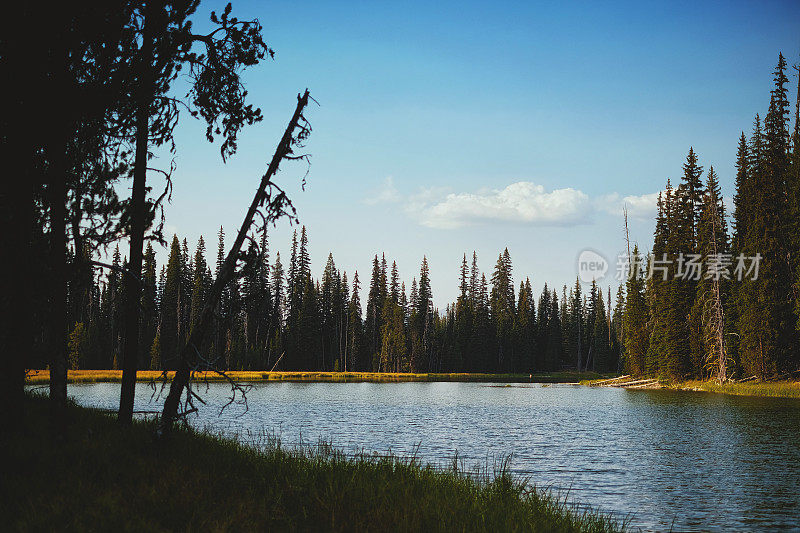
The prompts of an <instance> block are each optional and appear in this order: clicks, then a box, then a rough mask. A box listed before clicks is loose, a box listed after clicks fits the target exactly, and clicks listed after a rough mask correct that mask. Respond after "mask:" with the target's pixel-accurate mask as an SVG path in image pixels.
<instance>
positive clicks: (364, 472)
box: [0, 397, 621, 531]
mask: <svg viewBox="0 0 800 533" xmlns="http://www.w3.org/2000/svg"><path fill="white" fill-rule="evenodd" d="M47 413H48V404H47V401H46V400H44V399H42V398H38V397H35V398H29V399H28V400H27V405H26V419H25V427H24V428H23V430H22V431H21V432H19V433H15V434H14V435H10V434H6V435H4V436H3V437H0V446H2V454H3V457H4V458H5V459H7V460H8V461H9V464H11V465H13V467H12V468H10V469H4V470H5V471H4V472H3V475H4V479H3V483H2V484H0V487H1V488H0V512H2V516H3V519H4V524H5V527H6V528H8V529H9V530H15V531H16V530H35V531H41V530H54V529H58V530H64V529H67V530H80V531H83V530H101V531H106V530H126V531H128V530H134V531H135V530H138V531H163V530H212V531H217V530H309V529H314V530H316V529H325V530H348V531H352V530H355V531H366V530H387V529H388V530H426V531H427V530H440V531H441V530H447V531H467V530H469V531H487V530H488V531H509V530H518V531H614V530H619V529H620V528H621V526H620V524H619V523H617V522H616V521H613V520H610V519H608V518H607V517H604V516H602V515H600V514H598V513H584V512H578V511H577V510H576V509H575V508H574V507H570V506H567V505H565V504H564V503H563V502H560V501H559V500H557V499H554V498H552V497H550V496H548V495H547V494H544V493H541V492H538V491H534V490H532V489H530V488H528V486H527V485H525V484H523V483H522V482H520V481H519V480H516V479H514V478H513V477H512V476H511V475H509V474H508V473H507V472H503V471H501V472H500V473H499V474H497V475H496V476H494V477H492V478H491V479H490V478H489V477H488V476H487V477H486V478H485V479H483V480H480V479H477V480H476V479H474V478H468V477H466V476H464V475H463V474H461V473H458V472H457V471H455V470H448V471H441V470H437V469H435V468H432V467H427V466H422V465H420V464H419V463H418V462H416V461H411V460H399V459H396V458H394V459H393V458H386V457H378V456H361V457H356V458H352V457H346V456H344V455H343V454H341V453H339V452H337V451H335V450H333V449H331V448H330V447H326V446H318V447H316V448H314V449H313V450H305V451H297V450H288V449H285V448H281V447H280V445H279V444H278V445H273V446H267V447H265V448H264V449H263V450H261V451H257V450H255V449H253V448H248V447H245V446H242V445H240V444H238V443H237V442H235V441H232V440H226V439H221V438H217V437H212V436H209V435H206V434H198V433H195V432H191V431H188V430H179V431H176V432H175V433H174V434H173V435H171V436H170V437H169V439H167V440H166V441H156V440H155V439H154V436H153V435H154V433H153V427H152V425H151V423H146V422H137V423H134V425H133V426H132V427H127V428H126V427H121V426H119V425H118V424H117V423H116V422H115V421H114V420H113V419H111V418H110V417H108V416H106V415H104V414H102V413H100V412H97V411H93V410H89V409H84V408H79V407H76V406H70V408H69V413H68V414H69V420H70V425H69V429H68V432H67V434H66V436H65V437H64V439H63V440H62V441H61V442H59V443H58V444H57V445H55V446H53V445H52V444H51V441H50V437H49V435H48V424H47Z"/></svg>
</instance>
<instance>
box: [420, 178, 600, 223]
mask: <svg viewBox="0 0 800 533" xmlns="http://www.w3.org/2000/svg"><path fill="white" fill-rule="evenodd" d="M431 196H434V195H432V194H431V191H430V190H429V191H425V192H423V194H421V195H416V196H415V197H412V198H410V199H409V202H408V204H407V210H408V211H409V212H410V213H412V214H414V215H416V217H417V218H418V220H419V222H420V223H421V224H423V225H425V226H428V227H432V228H441V229H453V228H459V227H462V226H465V225H470V224H474V223H477V222H481V221H504V222H521V223H527V224H535V225H572V224H577V223H581V222H583V221H585V216H586V214H587V208H588V207H589V197H588V196H587V195H586V194H585V193H583V192H581V191H579V190H576V189H573V188H566V189H556V190H553V191H545V189H544V187H543V186H541V185H537V184H535V183H531V182H529V181H520V182H517V183H512V184H511V185H508V186H507V187H506V188H504V189H496V190H482V191H478V192H476V193H450V194H447V195H446V196H445V197H444V198H443V199H439V200H438V201H436V200H433V199H432V198H431Z"/></svg>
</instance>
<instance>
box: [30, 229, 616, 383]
mask: <svg viewBox="0 0 800 533" xmlns="http://www.w3.org/2000/svg"><path fill="white" fill-rule="evenodd" d="M308 238H309V237H308V232H307V230H306V228H305V226H303V227H302V228H301V229H300V231H299V234H298V232H297V231H295V232H294V233H293V237H292V241H291V248H290V250H291V253H290V257H289V258H288V262H287V264H286V265H284V261H285V259H284V260H282V259H281V256H280V254H279V253H278V254H276V255H275V257H274V259H272V258H271V256H270V252H269V242H268V240H267V234H266V233H262V234H261V239H260V241H259V242H255V241H253V242H251V244H250V247H249V249H248V250H247V252H246V254H245V259H244V260H243V265H244V266H243V268H242V269H241V271H240V273H239V276H238V278H237V279H234V280H232V281H230V282H229V283H228V284H227V285H226V287H225V289H224V291H223V294H222V297H221V298H220V301H219V303H218V305H217V308H216V310H215V318H214V323H213V326H212V332H211V334H210V335H209V336H208V338H207V341H206V343H205V345H204V346H201V347H199V351H200V352H201V357H202V359H201V360H202V361H205V362H206V363H207V365H208V366H209V367H215V368H225V369H230V370H265V369H266V370H270V369H275V370H319V371H372V372H504V373H510V372H513V373H532V372H539V371H552V370H560V369H563V368H572V369H580V370H596V371H607V370H616V369H617V366H618V360H619V353H620V343H619V340H618V339H619V334H620V332H621V324H622V304H623V300H622V296H621V294H619V293H618V294H617V295H616V298H617V299H616V304H615V306H614V307H613V308H612V304H611V292H610V289H609V290H608V291H607V293H606V294H603V291H602V290H601V289H600V288H599V287H598V286H597V285H596V284H592V285H591V287H590V288H589V290H588V291H587V292H586V293H584V292H583V289H582V287H581V284H580V283H579V282H578V281H577V280H576V283H575V285H574V286H573V287H571V288H567V287H566V286H564V287H562V289H561V295H559V294H558V291H556V290H555V289H551V288H549V287H548V286H547V285H546V284H545V286H544V288H543V289H542V291H541V294H540V295H539V298H538V300H537V299H536V297H535V295H534V293H533V290H532V288H531V282H530V279H529V278H526V279H525V280H524V281H522V280H521V281H520V283H519V287H518V289H515V284H514V281H513V276H512V271H513V267H512V262H511V256H510V254H509V252H508V250H507V249H505V250H504V251H503V252H502V253H501V254H499V256H498V258H497V262H496V264H495V267H494V270H493V272H492V273H491V276H490V278H489V279H488V280H487V276H486V274H484V273H483V272H481V271H480V270H479V268H478V265H477V261H478V260H477V254H475V253H474V252H473V254H472V256H471V262H470V261H468V257H467V255H466V254H464V256H463V258H462V264H461V268H460V270H459V272H458V273H457V274H458V277H457V281H456V280H454V283H456V282H457V283H458V287H459V293H460V294H459V296H458V298H457V300H456V301H455V302H452V303H450V304H448V305H447V306H446V307H445V309H444V310H439V309H438V308H436V307H435V306H434V304H433V293H432V289H431V283H430V271H429V266H428V262H427V258H425V257H423V259H422V263H421V265H420V270H419V275H418V276H414V277H413V278H412V280H411V283H410V285H409V286H407V285H406V283H405V281H403V280H401V279H400V276H399V274H398V267H397V263H396V261H392V262H391V265H389V263H388V261H387V259H386V257H385V255H384V254H381V255H380V256H378V255H377V254H376V255H375V256H374V257H373V260H372V271H371V274H370V279H369V288H368V296H367V300H366V305H365V306H362V303H361V296H360V295H361V287H362V285H361V280H360V278H359V274H358V272H354V273H353V276H352V278H348V275H347V273H346V272H344V271H342V270H341V269H339V268H337V266H336V263H335V261H334V258H333V255H332V254H329V255H328V258H327V261H326V263H325V266H324V269H323V271H322V275H321V277H319V278H314V277H313V276H312V267H311V260H310V257H309V252H308ZM217 241H218V248H217V250H218V253H217V261H216V265H215V266H213V269H212V265H208V264H207V262H206V244H205V239H204V238H203V237H202V236H201V237H200V238H199V240H198V242H197V245H196V248H195V250H194V253H190V250H189V245H188V242H187V240H186V239H183V240H181V239H179V238H178V236H177V235H175V236H173V238H172V242H171V246H170V252H169V256H168V259H167V262H166V265H162V266H161V267H160V268H159V267H158V265H157V264H156V255H155V251H154V249H153V247H152V245H150V244H148V246H147V248H146V250H145V253H144V261H143V268H142V276H141V279H142V283H143V286H142V291H141V297H140V301H139V303H138V305H139V308H140V310H141V316H142V321H141V324H142V327H141V328H140V332H139V334H140V341H139V346H140V350H139V352H138V363H137V366H138V367H139V368H150V369H155V370H162V369H172V368H174V366H175V364H176V358H177V354H178V352H179V350H180V348H181V347H182V346H183V344H184V343H185V341H186V337H187V335H188V333H189V332H190V331H191V330H192V328H193V327H194V326H195V324H196V321H197V317H198V313H199V310H200V309H202V307H203V305H204V303H205V298H206V294H207V291H208V290H209V287H210V286H211V284H212V282H213V280H214V278H215V276H217V275H218V274H219V270H220V268H221V265H222V261H223V259H224V250H225V233H224V230H223V228H220V230H219V233H218V235H217ZM127 268H128V265H127V259H126V258H123V257H121V256H120V253H119V250H118V248H117V249H115V251H114V253H113V256H112V262H111V268H110V270H109V271H108V274H105V273H104V271H98V272H97V273H96V274H95V273H93V270H92V269H91V268H90V269H89V270H88V271H87V278H86V279H85V280H84V281H83V282H82V283H76V284H74V285H72V284H71V285H70V289H69V294H70V300H72V299H73V298H82V299H83V300H84V302H85V305H83V306H82V307H81V309H82V313H80V314H75V315H73V316H70V323H71V324H72V329H71V333H70V335H69V349H68V353H69V364H70V366H71V367H72V368H76V369H77V368H119V365H120V360H121V357H122V353H123V339H124V337H125V332H124V327H125V324H124V322H123V321H122V319H121V317H122V314H123V310H124V306H125V303H124V302H125V299H126V292H125V291H126V285H125V284H124V283H123V282H122V274H121V272H125V271H126V269H127ZM86 287H89V289H88V294H84V293H83V291H84V290H85V288H86ZM41 362H42V363H43V364H44V363H46V359H44V358H43V359H41Z"/></svg>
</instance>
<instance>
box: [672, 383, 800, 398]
mask: <svg viewBox="0 0 800 533" xmlns="http://www.w3.org/2000/svg"><path fill="white" fill-rule="evenodd" d="M674 387H676V388H679V389H683V390H695V391H706V392H718V393H721V394H733V395H736V396H765V397H771V398H800V381H748V382H745V383H733V382H728V383H722V384H720V383H717V382H716V381H685V382H682V383H678V384H676V385H674Z"/></svg>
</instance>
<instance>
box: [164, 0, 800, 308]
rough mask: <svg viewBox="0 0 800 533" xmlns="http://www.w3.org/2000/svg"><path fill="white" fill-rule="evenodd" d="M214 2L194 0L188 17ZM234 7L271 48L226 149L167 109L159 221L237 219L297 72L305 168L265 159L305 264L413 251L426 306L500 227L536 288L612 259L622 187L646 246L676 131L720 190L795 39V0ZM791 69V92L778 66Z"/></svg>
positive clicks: (798, 26)
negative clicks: (233, 147) (587, 260)
mask: <svg viewBox="0 0 800 533" xmlns="http://www.w3.org/2000/svg"><path fill="white" fill-rule="evenodd" d="M223 7H224V2H220V3H215V2H203V3H202V5H201V7H200V10H199V12H198V17H197V26H196V27H197V28H198V29H202V28H203V27H204V26H205V25H206V23H205V21H206V20H207V15H208V13H209V12H210V11H211V10H212V9H216V10H218V11H220V10H221V9H222V8H223ZM233 8H234V14H236V15H237V16H239V17H240V18H252V17H257V18H259V19H260V21H261V23H262V24H263V26H264V35H265V38H266V40H267V42H268V43H269V45H270V46H271V47H273V48H274V49H275V51H276V56H275V60H274V61H269V62H266V63H264V64H262V65H259V66H258V67H256V68H254V69H251V70H249V71H248V72H247V74H246V76H245V81H246V83H247V86H248V90H249V92H250V99H251V101H252V102H253V103H254V104H255V105H257V106H260V107H261V108H262V110H263V113H264V115H265V120H264V121H263V122H261V123H260V124H258V125H256V126H253V127H250V128H248V129H247V130H246V131H244V132H243V134H242V135H241V141H240V143H239V152H238V154H237V155H236V156H234V157H233V158H232V159H230V160H229V162H228V163H227V164H223V163H222V161H221V159H220V158H219V153H218V149H217V147H215V146H211V145H209V144H208V143H207V142H206V141H205V138H204V128H203V126H202V124H200V123H199V122H197V121H194V120H192V119H191V118H190V117H189V116H188V115H187V116H184V117H183V119H182V123H181V125H180V126H179V129H178V132H177V153H176V155H175V162H176V164H177V170H176V172H175V176H174V194H173V201H172V203H171V204H170V205H169V206H168V207H167V211H166V215H167V230H168V232H169V234H170V237H171V234H172V232H177V233H178V234H179V236H181V237H183V236H185V237H187V238H188V239H189V242H190V246H191V247H194V244H195V242H196V240H197V238H198V236H199V235H201V234H202V235H204V237H205V239H206V242H207V246H208V248H209V250H210V253H209V255H210V256H212V255H213V254H214V253H215V252H214V251H215V249H216V232H217V229H218V228H219V226H220V225H223V226H224V227H225V229H226V232H227V233H228V235H229V236H230V235H232V234H233V232H234V231H235V229H236V228H238V226H239V224H240V223H241V219H242V217H243V215H244V212H245V210H246V209H247V206H248V205H249V202H250V200H251V198H252V194H253V192H254V190H255V188H256V186H257V183H258V180H259V179H260V176H261V174H262V173H263V172H264V170H265V168H266V165H267V162H268V160H269V158H270V157H271V154H272V152H273V150H274V147H275V144H276V142H277V140H278V138H279V137H280V135H281V133H282V131H283V129H284V128H285V124H286V122H287V121H288V119H289V117H290V115H291V113H292V111H293V109H294V106H295V103H296V100H295V95H296V94H297V93H298V92H299V91H302V90H303V89H304V88H305V87H308V88H309V89H310V90H311V94H312V96H313V97H314V98H315V99H317V100H318V101H319V102H320V104H321V106H320V107H317V106H312V107H311V108H309V110H308V112H307V116H308V118H309V119H310V120H311V123H312V126H313V128H314V131H313V134H312V136H311V139H310V142H309V143H308V147H307V148H308V151H309V153H311V154H312V166H311V172H310V174H309V178H308V184H307V186H306V190H305V191H301V190H300V187H299V178H300V177H301V176H302V175H303V174H304V172H305V169H304V168H303V167H301V166H295V167H292V166H287V167H285V169H284V171H283V172H282V173H281V174H280V175H279V176H278V180H279V182H280V183H281V184H282V185H283V186H285V187H286V189H287V191H288V192H289V193H290V196H291V198H292V199H293V200H294V202H295V205H296V207H297V209H298V214H299V217H300V221H301V224H305V225H306V226H307V227H308V231H309V235H310V251H311V258H312V265H313V268H314V273H315V275H319V274H320V273H321V271H322V268H323V266H324V262H325V260H326V258H327V255H328V253H329V252H333V255H334V258H335V261H336V263H337V266H338V267H339V268H341V269H343V270H346V271H347V272H348V277H350V278H351V279H352V272H353V271H354V270H356V269H357V270H358V272H359V275H360V277H361V280H362V283H363V284H364V285H366V284H368V278H369V272H370V263H371V258H372V256H373V255H374V254H376V253H379V254H380V253H382V252H386V255H387V259H389V262H390V263H391V260H392V259H396V260H397V262H398V267H399V270H400V273H401V275H402V277H403V278H404V280H405V281H406V283H407V285H410V282H411V277H412V276H414V275H417V274H418V271H419V264H420V262H421V260H422V256H423V255H426V256H427V257H428V260H429V262H430V264H431V273H432V284H433V292H434V300H435V302H436V304H437V305H438V306H440V307H444V305H445V304H446V303H447V302H449V301H451V300H453V299H454V298H455V296H456V294H457V284H458V280H457V275H458V268H459V265H460V261H461V256H462V254H463V253H464V252H467V253H468V255H470V254H471V252H472V250H476V251H477V253H478V259H479V264H480V267H481V268H482V269H483V270H484V271H485V272H486V273H487V276H488V275H489V273H490V272H491V269H492V267H493V265H494V262H495V261H496V259H497V255H498V253H499V252H501V251H502V250H503V248H505V247H508V249H509V251H510V253H511V256H512V259H513V262H514V276H515V280H516V281H517V283H518V282H519V280H520V279H524V277H526V276H530V277H531V280H532V282H533V284H534V287H535V291H536V292H537V295H538V291H539V290H540V289H541V286H542V284H543V283H544V282H545V281H547V282H548V284H549V285H551V286H552V285H556V286H558V287H560V286H561V285H562V284H564V283H568V284H571V283H573V282H574V279H575V276H576V269H575V260H576V257H577V255H578V254H579V253H580V251H581V250H583V249H584V248H587V247H590V248H592V249H595V250H597V251H599V252H601V253H603V254H604V255H606V256H607V257H608V258H609V259H611V261H612V271H613V268H614V267H613V261H614V258H615V257H616V254H617V253H618V252H619V251H620V250H622V248H623V247H624V234H623V231H622V216H621V206H622V204H623V203H627V204H628V205H629V211H630V213H631V230H632V238H633V239H635V240H638V242H639V243H640V244H641V245H642V246H643V247H645V248H647V247H649V246H650V243H651V239H652V229H653V222H652V215H653V214H654V194H655V193H656V192H657V191H659V190H660V189H662V188H663V186H664V183H665V180H666V178H667V177H670V178H672V179H673V180H674V181H677V180H678V179H679V177H680V173H681V164H682V162H683V159H684V158H685V155H686V152H687V151H688V148H689V146H693V147H694V148H695V150H696V151H697V152H698V154H699V156H700V159H701V163H702V164H703V165H705V166H706V168H708V166H709V165H714V167H715V169H716V170H717V173H718V174H719V175H720V178H721V182H722V186H723V192H724V194H725V196H727V197H730V196H732V194H733V190H732V188H733V176H734V169H733V163H734V158H735V152H736V142H737V138H738V136H739V134H740V132H741V131H742V130H745V131H746V132H749V130H750V127H751V124H752V120H753V116H754V114H755V113H756V112H760V113H762V114H763V113H764V112H765V111H766V108H767V104H768V100H769V90H770V88H771V77H772V76H771V72H772V69H773V68H774V65H775V63H776V61H777V55H778V52H779V51H782V52H783V53H784V55H785V56H787V58H788V61H789V62H790V64H794V63H797V61H798V54H799V53H800V2H794V1H793V2H700V1H695V2H688V3H679V2H654V3H650V2H620V3H616V4H614V5H610V4H607V3H602V2H587V3H575V2H552V3H551V2H545V3H519V4H517V3H502V2H500V3H498V2H492V3H471V2H458V3H450V2H439V3H434V2H425V3H415V2H403V3H375V2H364V3H347V4H345V3H342V4H334V3H314V2H305V3H301V4H298V3H296V2H234V5H233ZM790 82H791V85H792V91H791V92H792V94H794V91H795V87H796V85H795V84H796V83H797V76H796V74H795V73H794V71H792V74H791V75H790ZM161 163H162V164H166V163H167V159H166V157H163V156H162V158H161ZM151 179H152V180H153V183H154V185H155V186H156V187H157V186H158V183H159V182H158V177H157V176H152V178H151ZM626 197H627V200H625V198H626ZM290 235H291V228H289V227H288V224H285V223H282V224H280V225H279V226H278V228H276V229H275V230H273V231H272V233H271V239H270V240H271V244H272V246H271V249H272V254H273V256H274V253H275V252H276V251H280V252H281V257H282V259H284V264H285V263H286V262H288V257H287V255H288V254H287V252H288V242H289V239H290ZM164 259H165V254H164V252H160V253H159V263H161V262H163V261H164ZM209 259H210V260H212V257H209ZM609 278H610V279H609ZM609 282H610V283H612V284H613V286H614V289H615V288H616V281H614V280H613V272H611V273H610V275H609V276H608V278H607V279H606V280H605V281H604V282H603V283H602V284H603V285H604V286H607V285H608V284H609ZM559 292H560V291H559Z"/></svg>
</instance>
